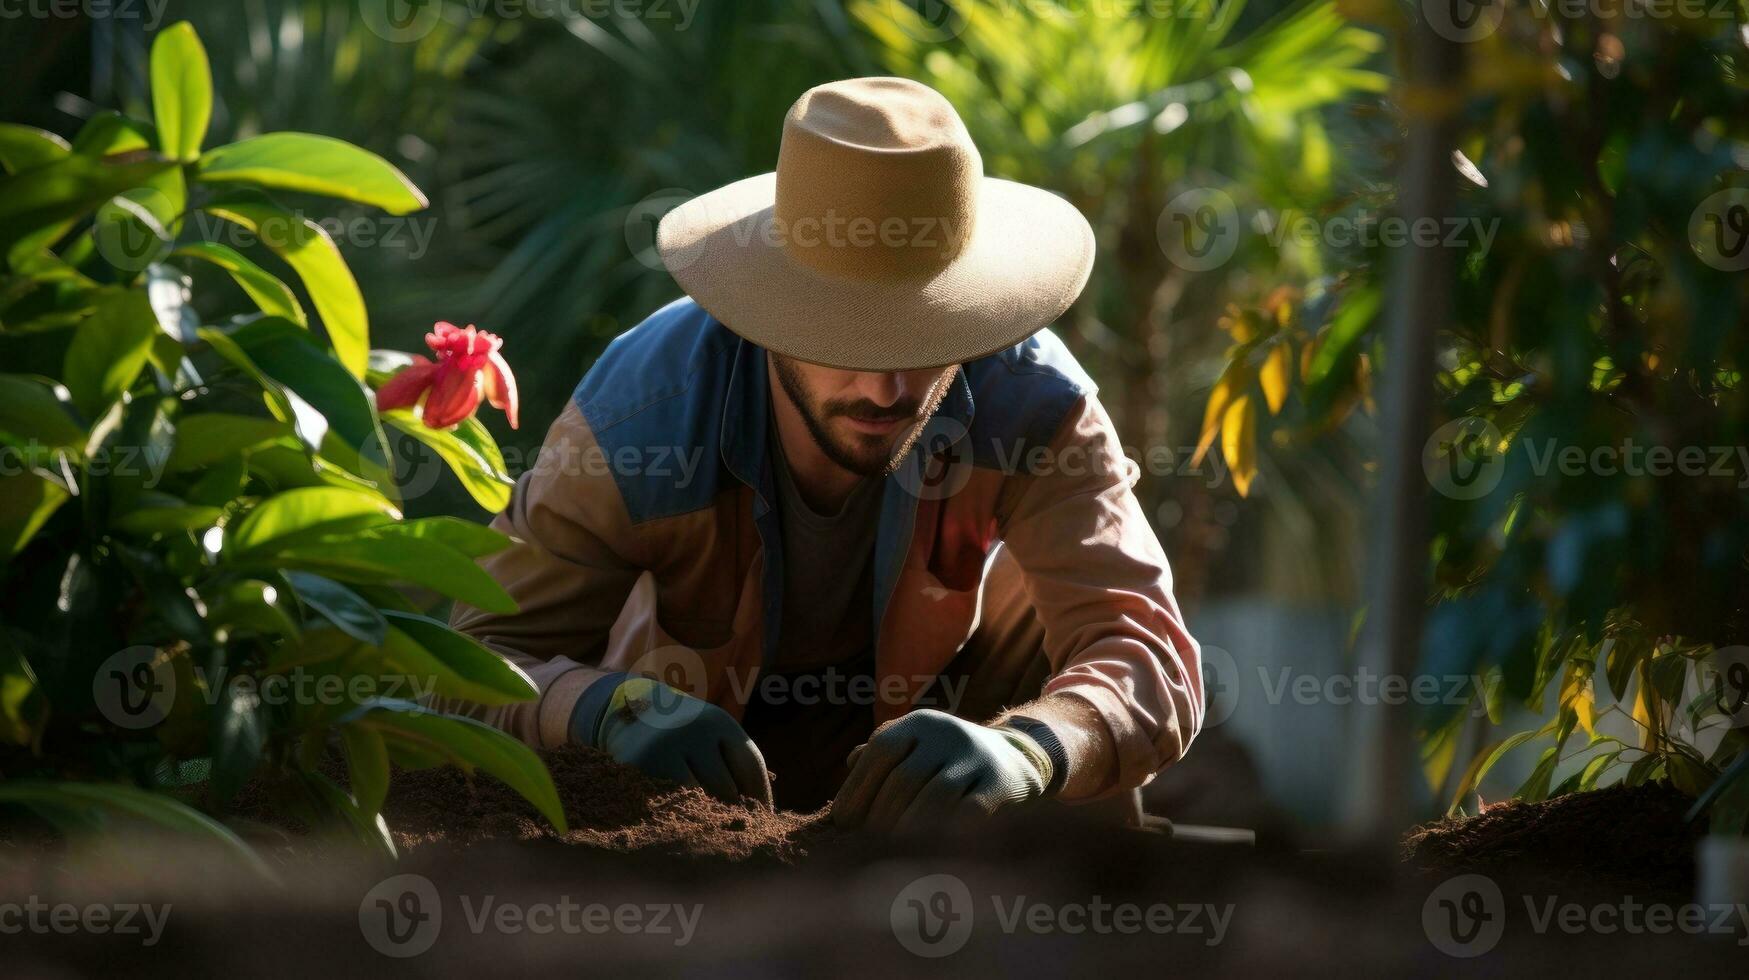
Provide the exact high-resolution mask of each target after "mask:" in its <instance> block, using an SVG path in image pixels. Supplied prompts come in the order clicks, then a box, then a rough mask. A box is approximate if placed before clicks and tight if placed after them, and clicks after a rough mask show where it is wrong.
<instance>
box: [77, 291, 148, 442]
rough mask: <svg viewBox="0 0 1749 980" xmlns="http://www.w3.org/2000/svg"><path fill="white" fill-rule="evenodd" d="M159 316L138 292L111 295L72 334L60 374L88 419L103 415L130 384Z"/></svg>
mask: <svg viewBox="0 0 1749 980" xmlns="http://www.w3.org/2000/svg"><path fill="white" fill-rule="evenodd" d="M157 333H158V318H157V316H156V315H154V314H153V312H152V307H151V305H150V304H149V303H147V301H146V294H145V293H144V292H141V291H132V290H130V291H125V292H117V293H112V294H110V295H109V296H108V297H106V298H105V299H104V300H102V301H101V302H99V303H98V305H97V307H96V309H94V310H93V311H92V313H91V315H90V316H88V317H86V318H85V320H84V321H83V322H81V323H80V324H79V327H78V329H77V330H76V331H74V333H73V342H72V344H70V345H69V346H68V347H67V356H66V362H65V366H64V368H63V377H64V378H65V379H66V382H67V388H68V390H70V391H71V392H72V393H73V402H74V404H76V405H78V406H79V410H80V411H82V412H84V413H85V414H86V415H87V416H89V417H95V416H97V415H101V414H103V412H104V410H106V409H107V408H108V407H109V406H110V405H112V404H114V403H115V401H116V399H118V398H120V397H121V393H122V392H123V391H126V390H127V389H128V387H129V386H130V385H132V384H133V383H134V379H136V378H138V377H139V376H140V371H141V370H143V369H144V368H145V366H146V359H147V357H148V356H149V355H150V354H151V352H152V338H153V337H154V336H156V335H157Z"/></svg>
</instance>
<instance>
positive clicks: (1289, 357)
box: [1257, 337, 1293, 415]
mask: <svg viewBox="0 0 1749 980" xmlns="http://www.w3.org/2000/svg"><path fill="white" fill-rule="evenodd" d="M1292 371H1293V348H1292V346H1291V345H1289V344H1288V342H1287V338H1285V337H1281V338H1277V339H1276V340H1275V342H1273V343H1271V344H1270V345H1269V353H1268V354H1266V355H1264V358H1263V367H1262V368H1261V369H1260V370H1259V371H1258V373H1257V380H1258V382H1259V383H1261V384H1262V385H1263V398H1264V400H1265V401H1267V402H1268V403H1269V414H1271V415H1274V414H1276V413H1278V412H1280V411H1281V406H1283V405H1285V404H1286V403H1287V385H1288V376H1289V375H1290V374H1291V373H1292Z"/></svg>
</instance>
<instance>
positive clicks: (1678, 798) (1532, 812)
mask: <svg viewBox="0 0 1749 980" xmlns="http://www.w3.org/2000/svg"><path fill="white" fill-rule="evenodd" d="M1693 802H1694V801H1693V800H1692V799H1691V798H1689V797H1688V796H1685V795H1684V794H1682V793H1680V792H1678V791H1677V790H1676V789H1675V788H1673V787H1671V786H1670V785H1669V784H1667V783H1649V784H1646V785H1642V786H1610V787H1606V788H1604V789H1599V790H1594V791H1590V792H1585V793H1572V794H1568V795H1566V796H1557V797H1555V798H1554V799H1551V800H1544V801H1542V802H1540V803H1522V802H1519V801H1516V800H1510V801H1506V802H1502V803H1495V804H1492V805H1490V806H1488V807H1487V808H1486V809H1485V810H1483V811H1482V812H1481V813H1480V814H1478V815H1476V816H1473V817H1448V818H1446V819H1444V820H1439V821H1435V822H1433V823H1429V824H1424V825H1422V826H1420V827H1417V828H1415V829H1414V830H1412V831H1410V833H1409V834H1408V836H1407V837H1405V838H1404V839H1403V859H1404V861H1405V862H1406V863H1408V864H1409V865H1410V866H1412V867H1414V868H1417V869H1419V870H1422V871H1426V872H1431V873H1440V874H1453V873H1460V872H1477V873H1481V874H1490V875H1495V876H1499V877H1503V878H1506V879H1510V880H1514V881H1519V882H1523V883H1526V884H1530V883H1533V882H1542V883H1550V884H1555V885H1563V884H1574V885H1583V886H1585V887H1595V886H1607V885H1620V886H1626V887H1630V888H1648V887H1649V888H1655V889H1658V890H1660V891H1664V892H1667V893H1672V894H1684V895H1686V894H1690V893H1692V891H1693V888H1694V845H1695V842H1696V841H1697V840H1699V838H1700V836H1701V834H1702V833H1703V832H1704V831H1705V827H1704V825H1703V824H1701V823H1699V822H1696V823H1690V822H1689V821H1688V819H1687V814H1688V808H1689V806H1690V805H1692V804H1693Z"/></svg>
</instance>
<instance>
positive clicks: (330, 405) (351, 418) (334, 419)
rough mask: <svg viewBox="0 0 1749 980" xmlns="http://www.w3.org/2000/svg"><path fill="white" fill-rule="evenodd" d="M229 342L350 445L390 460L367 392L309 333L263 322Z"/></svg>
mask: <svg viewBox="0 0 1749 980" xmlns="http://www.w3.org/2000/svg"><path fill="white" fill-rule="evenodd" d="M230 338H231V340H232V342H233V343H235V344H236V345H237V346H238V347H239V348H241V349H242V350H243V352H244V353H245V354H247V355H248V356H249V360H250V361H251V362H252V363H253V364H254V365H255V366H256V367H258V368H259V369H260V370H261V371H262V372H264V373H265V374H266V375H267V376H268V377H270V378H272V379H273V380H274V381H276V382H278V383H279V384H281V385H283V386H284V387H285V388H287V389H289V390H291V391H293V392H295V393H297V395H298V396H299V397H300V398H302V399H304V401H306V402H308V403H309V404H310V405H311V406H312V407H314V408H315V409H316V410H317V411H318V412H321V413H322V417H323V418H324V419H325V420H326V421H327V424H328V428H329V430H330V431H332V432H333V433H334V434H335V435H337V436H339V437H340V439H341V440H343V441H344V442H345V443H346V445H348V446H350V447H352V449H354V450H355V451H357V452H359V453H361V454H364V455H366V456H367V457H369V458H371V459H373V460H376V461H381V460H384V459H386V458H387V456H386V452H385V450H384V449H383V440H382V430H381V429H380V428H379V427H378V426H377V420H376V414H375V412H374V411H373V410H372V408H371V402H370V396H369V394H368V393H367V392H366V390H365V387H364V386H363V385H362V384H360V383H359V381H358V379H357V378H356V377H355V376H353V375H351V374H349V373H347V371H346V370H345V369H344V368H343V367H341V365H340V364H339V363H338V362H337V361H335V359H334V356H333V355H332V354H330V353H329V352H328V351H327V350H326V349H325V348H324V347H322V345H321V343H320V342H319V341H318V340H316V338H314V337H312V336H311V335H310V333H309V331H307V330H304V329H303V328H301V327H299V326H298V325H297V324H295V323H293V322H291V321H290V320H286V319H283V318H281V317H262V318H260V319H258V320H254V321H251V322H249V323H246V324H244V325H243V326H241V327H238V328H237V329H236V330H233V331H232V332H231V333H230ZM360 475H364V474H360Z"/></svg>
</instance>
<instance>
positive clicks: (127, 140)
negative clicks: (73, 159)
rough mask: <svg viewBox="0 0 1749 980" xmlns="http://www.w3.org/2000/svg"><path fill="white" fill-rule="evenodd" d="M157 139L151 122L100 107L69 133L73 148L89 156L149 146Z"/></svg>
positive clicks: (75, 151)
mask: <svg viewBox="0 0 1749 980" xmlns="http://www.w3.org/2000/svg"><path fill="white" fill-rule="evenodd" d="M156 143H157V136H156V133H155V131H154V130H153V129H152V124H151V123H148V122H144V121H142V120H139V119H134V118H132V117H129V116H124V115H122V114H121V113H119V112H113V111H110V110H107V109H106V110H104V111H102V112H99V113H97V114H96V115H94V116H92V117H91V118H90V119H87V120H86V121H85V125H83V126H80V127H79V134H78V135H77V136H74V137H73V152H74V153H82V154H84V155H85V156H90V157H107V156H112V155H114V154H117V153H129V152H132V151H134V150H146V149H150V148H151V147H153V146H154V145H156Z"/></svg>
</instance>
